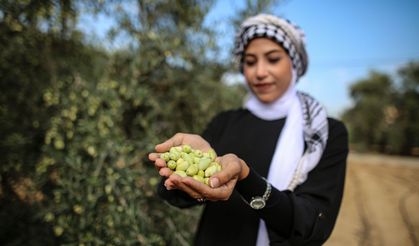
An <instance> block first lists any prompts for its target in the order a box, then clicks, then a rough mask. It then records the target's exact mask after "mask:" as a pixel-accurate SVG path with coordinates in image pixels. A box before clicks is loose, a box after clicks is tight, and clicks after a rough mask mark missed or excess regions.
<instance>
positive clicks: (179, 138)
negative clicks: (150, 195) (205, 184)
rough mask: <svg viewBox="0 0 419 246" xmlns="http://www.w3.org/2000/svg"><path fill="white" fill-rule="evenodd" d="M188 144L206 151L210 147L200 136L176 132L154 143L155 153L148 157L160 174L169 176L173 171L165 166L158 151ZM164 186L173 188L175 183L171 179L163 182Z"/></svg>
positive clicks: (161, 151)
mask: <svg viewBox="0 0 419 246" xmlns="http://www.w3.org/2000/svg"><path fill="white" fill-rule="evenodd" d="M184 144H189V145H190V146H191V147H192V148H194V149H199V150H202V151H205V152H206V151H208V150H210V149H211V145H210V144H209V143H208V142H207V141H205V139H203V138H202V137H201V136H199V135H196V134H187V133H176V134H175V135H174V136H173V137H171V138H169V139H168V140H166V141H165V142H163V143H161V144H158V145H156V147H155V149H156V152H157V153H150V154H149V155H148V159H149V160H150V161H153V162H154V166H155V167H156V169H157V170H158V171H159V174H160V176H163V177H169V176H170V175H171V174H172V173H173V171H172V170H170V168H168V167H167V165H166V162H165V161H164V160H163V159H161V158H160V154H159V153H163V152H166V151H169V150H170V148H171V147H174V146H179V145H184ZM165 185H166V187H167V188H168V189H170V187H171V188H172V189H173V188H174V187H175V185H173V184H172V183H171V181H167V180H166V183H165Z"/></svg>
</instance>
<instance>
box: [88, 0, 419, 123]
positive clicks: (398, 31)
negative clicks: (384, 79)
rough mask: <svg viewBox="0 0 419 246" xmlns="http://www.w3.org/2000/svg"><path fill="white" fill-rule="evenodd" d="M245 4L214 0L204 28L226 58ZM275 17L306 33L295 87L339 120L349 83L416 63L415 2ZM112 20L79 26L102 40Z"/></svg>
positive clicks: (298, 4) (418, 1)
mask: <svg viewBox="0 0 419 246" xmlns="http://www.w3.org/2000/svg"><path fill="white" fill-rule="evenodd" d="M244 2H245V0H216V2H215V4H214V6H213V8H212V9H211V10H210V12H209V14H208V16H207V18H206V23H207V24H208V25H212V26H216V27H217V29H216V31H217V33H218V35H219V39H218V41H219V44H220V46H221V47H223V51H224V55H225V54H227V52H229V51H230V49H231V46H232V45H233V38H234V30H233V29H232V28H231V26H230V23H229V18H231V17H233V15H234V13H236V10H237V9H239V8H241V7H243V3H244ZM273 13H274V14H276V15H279V16H283V17H286V18H288V19H290V20H291V21H293V22H294V23H296V24H298V25H299V26H300V27H301V28H302V29H303V30H304V32H305V34H306V41H307V50H308V53H309V58H310V64H309V69H308V72H307V74H306V75H305V76H304V77H303V78H302V79H301V80H300V82H299V83H298V87H299V89H300V90H303V91H306V92H308V93H310V94H311V95H313V96H314V97H316V98H317V99H318V100H319V101H320V102H322V103H323V104H324V105H325V107H326V109H327V111H328V112H329V114H331V115H332V116H339V114H340V113H341V112H343V111H344V109H346V108H348V107H350V106H351V100H350V97H349V95H348V93H349V90H348V89H349V87H350V85H351V83H353V82H355V81H357V80H358V79H362V78H365V77H367V76H368V73H369V71H371V70H376V71H380V72H384V73H389V74H394V73H395V72H396V71H397V69H398V68H399V67H400V66H402V65H403V64H406V63H407V62H408V61H412V60H415V61H419V14H418V13H419V0H381V1H380V0H364V1H363V0H349V1H336V0H321V1H315V0H286V1H282V2H280V3H279V4H278V5H277V6H274V8H273ZM111 25H112V21H111V20H109V18H106V17H104V16H97V17H96V18H93V19H92V18H91V17H86V16H85V17H83V18H82V19H81V22H80V26H81V27H82V28H83V29H84V30H87V31H88V32H91V31H94V32H95V33H96V34H97V36H98V38H99V39H100V38H102V37H104V32H105V30H106V29H107V28H108V27H109V26H111Z"/></svg>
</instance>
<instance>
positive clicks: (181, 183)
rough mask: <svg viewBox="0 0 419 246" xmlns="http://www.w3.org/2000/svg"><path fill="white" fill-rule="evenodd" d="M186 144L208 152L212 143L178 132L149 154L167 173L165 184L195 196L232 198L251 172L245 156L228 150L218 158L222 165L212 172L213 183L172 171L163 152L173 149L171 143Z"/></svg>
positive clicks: (162, 171) (158, 166) (156, 165)
mask: <svg viewBox="0 0 419 246" xmlns="http://www.w3.org/2000/svg"><path fill="white" fill-rule="evenodd" d="M184 144H189V145H190V146H191V147H192V148H194V149H199V150H202V151H205V152H206V151H208V150H209V149H211V146H210V145H209V143H208V142H207V141H205V139H203V138H202V137H201V136H199V135H194V134H185V133H177V134H176V135H174V136H173V137H172V138H170V139H168V140H167V141H165V142H163V143H161V144H158V145H156V147H155V149H156V152H157V153H150V154H149V159H150V160H151V161H154V165H155V167H156V169H157V170H158V171H159V174H160V175H161V176H163V177H167V179H166V181H165V183H164V185H165V186H166V188H167V189H168V190H172V189H179V190H182V191H184V192H186V193H188V194H189V195H190V196H191V197H193V198H195V199H202V198H205V199H208V200H211V201H218V200H227V199H228V198H230V196H231V194H232V192H233V190H234V187H235V185H236V183H237V181H238V180H242V179H244V178H245V177H247V175H248V173H249V167H248V166H247V164H246V163H245V162H244V161H243V160H241V159H240V158H238V157H237V156H236V155H234V154H227V155H224V156H222V157H218V158H217V162H218V163H220V164H221V166H222V169H221V171H219V172H218V173H216V174H214V175H213V176H211V178H210V180H209V186H208V185H206V184H203V183H201V182H199V181H197V180H195V179H193V178H191V177H181V176H179V175H172V173H173V171H172V170H171V169H169V168H168V167H167V165H166V162H165V161H164V160H163V159H161V158H160V154H159V153H163V152H166V151H169V150H170V148H171V147H174V146H179V145H184Z"/></svg>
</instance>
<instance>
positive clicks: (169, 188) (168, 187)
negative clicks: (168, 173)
mask: <svg viewBox="0 0 419 246" xmlns="http://www.w3.org/2000/svg"><path fill="white" fill-rule="evenodd" d="M164 187H166V190H171V189H172V187H170V186H168V185H164Z"/></svg>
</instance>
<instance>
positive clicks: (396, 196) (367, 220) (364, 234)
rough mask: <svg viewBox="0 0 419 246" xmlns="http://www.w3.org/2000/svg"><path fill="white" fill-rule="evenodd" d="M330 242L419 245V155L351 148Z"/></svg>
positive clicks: (335, 243) (337, 243)
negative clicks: (351, 151)
mask: <svg viewBox="0 0 419 246" xmlns="http://www.w3.org/2000/svg"><path fill="white" fill-rule="evenodd" d="M325 245H326V246H334V245H344V246H351V245H359V246H363V245H368V246H376V245H377V246H378V245H379V246H385V245H388V246H393V245H395V246H398V245H403V246H409V245H413V246H416V245H419V158H404V157H394V156H384V155H374V154H358V153H351V154H350V155H349V158H348V167H347V176H346V183H345V193H344V197H343V203H342V207H341V210H340V214H339V217H338V220H337V223H336V225H335V229H334V231H333V233H332V235H331V237H330V239H329V240H328V241H327V243H326V244H325Z"/></svg>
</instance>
